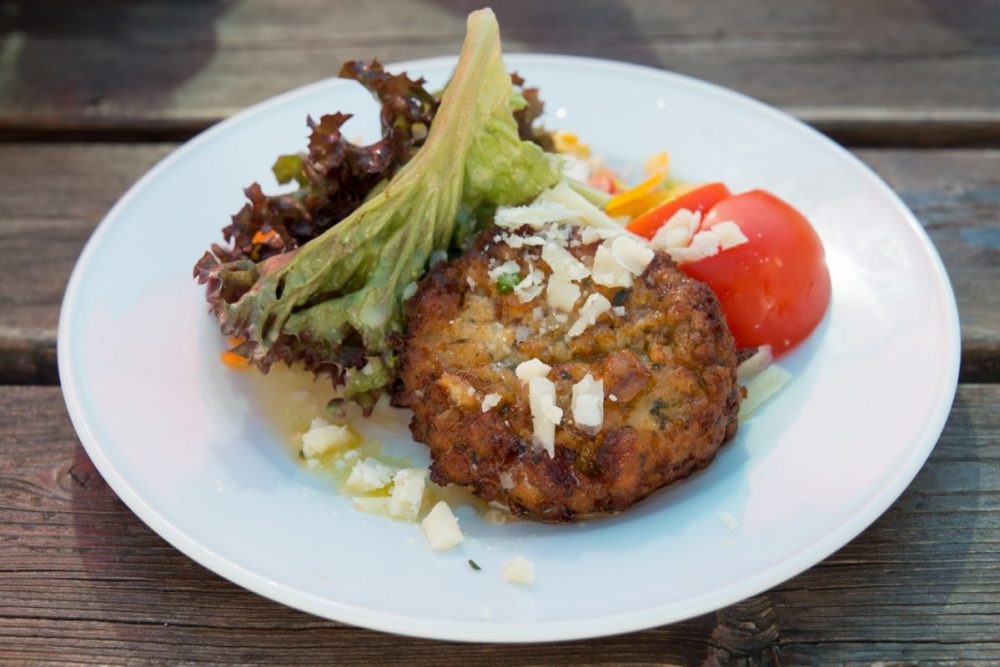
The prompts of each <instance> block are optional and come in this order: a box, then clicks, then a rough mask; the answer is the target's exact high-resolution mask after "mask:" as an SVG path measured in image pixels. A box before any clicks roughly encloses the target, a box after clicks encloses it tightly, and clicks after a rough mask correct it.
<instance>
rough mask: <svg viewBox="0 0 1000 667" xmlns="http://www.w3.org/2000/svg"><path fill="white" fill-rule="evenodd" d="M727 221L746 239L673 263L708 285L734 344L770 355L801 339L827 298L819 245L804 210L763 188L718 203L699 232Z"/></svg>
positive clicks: (827, 277) (826, 276) (815, 322)
mask: <svg viewBox="0 0 1000 667" xmlns="http://www.w3.org/2000/svg"><path fill="white" fill-rule="evenodd" d="M725 221H733V222H735V223H736V224H737V225H739V227H740V229H741V230H742V231H743V234H744V235H745V236H746V237H747V239H748V241H747V242H746V243H743V244H741V245H738V246H734V247H732V248H729V249H727V250H722V251H720V252H719V253H718V254H717V255H714V256H712V257H706V258H705V259H701V260H698V261H696V262H689V263H686V264H681V265H679V267H678V268H680V269H681V270H682V271H684V273H686V274H688V275H689V276H691V277H692V278H696V279H698V280H701V281H703V282H705V283H708V285H709V286H710V287H711V288H712V289H713V290H714V291H715V293H716V295H717V296H718V297H719V301H720V302H721V304H722V310H723V312H724V313H725V316H726V321H727V322H728V323H729V329H730V330H731V331H732V332H733V337H734V338H735V339H736V345H737V347H739V348H745V347H757V346H759V345H764V344H769V345H771V347H772V349H773V351H774V353H775V354H779V353H781V352H783V351H785V350H788V349H790V348H791V347H794V346H795V345H796V344H798V343H799V342H801V341H802V340H803V339H805V338H806V337H807V336H808V335H809V334H810V333H811V332H812V330H813V329H815V328H816V326H817V325H818V324H819V322H820V320H822V319H823V315H824V313H825V312H826V309H827V306H828V305H829V303H830V272H829V270H828V269H827V266H826V254H825V252H824V251H823V244H822V242H821V241H820V239H819V236H818V235H817V234H816V230H814V229H813V228H812V225H810V224H809V221H808V220H806V218H805V216H803V215H802V214H801V213H799V212H798V211H797V210H795V209H794V208H793V207H792V206H791V205H790V204H788V203H786V202H785V201H783V200H781V199H779V198H778V197H776V196H774V195H773V194H771V193H769V192H766V191H764V190H751V191H749V192H744V193H743V194H739V195H735V196H732V197H729V198H727V199H724V200H722V201H720V202H719V203H718V204H716V205H715V206H713V207H712V208H711V209H710V210H709V212H708V213H707V214H706V215H705V217H704V219H703V220H702V224H701V230H705V229H711V228H712V227H713V226H714V225H716V224H718V223H720V222H725Z"/></svg>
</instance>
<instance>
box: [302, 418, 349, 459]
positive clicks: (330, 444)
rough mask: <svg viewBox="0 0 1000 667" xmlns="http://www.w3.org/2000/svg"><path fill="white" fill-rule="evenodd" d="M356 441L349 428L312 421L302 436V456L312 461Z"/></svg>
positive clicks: (321, 420)
mask: <svg viewBox="0 0 1000 667" xmlns="http://www.w3.org/2000/svg"><path fill="white" fill-rule="evenodd" d="M356 441H357V438H356V437H355V435H354V433H353V432H352V431H351V428H350V427H349V426H338V425H336V424H330V423H328V422H327V421H326V420H323V419H314V420H313V422H312V425H311V426H310V428H309V430H308V431H306V432H305V433H303V434H302V455H303V456H305V457H306V458H307V459H314V458H318V457H320V456H322V455H323V454H326V453H327V452H330V451H333V450H335V449H343V448H345V447H349V446H351V445H353V444H355V442H356Z"/></svg>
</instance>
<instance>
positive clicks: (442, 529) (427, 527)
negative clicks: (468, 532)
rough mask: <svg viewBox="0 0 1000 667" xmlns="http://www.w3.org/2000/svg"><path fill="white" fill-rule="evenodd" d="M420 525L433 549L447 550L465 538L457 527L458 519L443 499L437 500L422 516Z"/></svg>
mask: <svg viewBox="0 0 1000 667" xmlns="http://www.w3.org/2000/svg"><path fill="white" fill-rule="evenodd" d="M420 527H421V528H423V529H424V536H425V537H427V542H428V543H429V544H430V545H431V549H433V550H434V551H447V550H448V549H451V548H452V547H453V546H455V545H456V544H458V543H459V542H461V541H462V540H464V539H465V536H464V535H462V529H461V528H459V527H458V519H457V518H456V517H455V515H454V514H453V513H452V511H451V508H450V507H448V503H446V502H444V501H443V500H441V501H438V503H437V504H436V505H435V506H434V507H433V509H431V511H430V513H429V514H428V515H427V516H426V517H424V520H423V521H421V522H420Z"/></svg>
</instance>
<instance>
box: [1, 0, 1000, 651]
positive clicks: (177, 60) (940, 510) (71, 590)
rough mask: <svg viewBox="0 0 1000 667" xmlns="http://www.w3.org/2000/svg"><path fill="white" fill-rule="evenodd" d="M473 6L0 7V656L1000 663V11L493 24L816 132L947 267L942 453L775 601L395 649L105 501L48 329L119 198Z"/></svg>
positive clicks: (826, 6)
mask: <svg viewBox="0 0 1000 667" xmlns="http://www.w3.org/2000/svg"><path fill="white" fill-rule="evenodd" d="M475 4H476V3H469V2H458V1H457V0H424V1H422V2H421V1H416V0H414V1H411V2H405V3H391V4H390V3H388V2H385V3H375V2H370V3H362V2H343V3H339V2H322V1H321V0H292V1H289V2H278V1H277V0H257V1H249V0H247V1H243V0H239V1H235V2H211V1H205V2H197V3H196V2H190V3H187V2H185V3H179V2H174V1H170V0H156V1H147V2H134V3H117V2H103V1H102V2H96V1H95V2H86V3H82V2H81V3H60V4H58V5H56V4H55V3H42V2H32V1H29V0H8V1H7V2H3V3H0V40H2V43H0V139H2V142H0V165H3V166H2V174H3V178H0V225H2V227H0V229H2V232H3V234H2V237H0V238H2V241H0V385H2V386H0V660H3V661H6V662H12V663H13V662H40V663H55V662H80V663H115V664H119V663H135V664H149V663H151V662H184V663H193V662H201V661H204V662H209V663H265V664H270V663H276V662H283V663H307V662H308V663H337V664H348V663H378V664H390V663H404V664H434V665H441V664H462V665H468V664H473V663H490V664H492V663H503V664H548V663H560V664H576V663H604V662H615V663H621V662H626V663H633V664H653V663H657V664H661V663H671V662H678V663H686V664H690V663H700V662H709V663H723V664H759V663H760V664H773V663H778V662H781V663H786V664H801V663H829V662H837V663H839V662H845V661H859V662H871V661H884V660H888V661H897V660H899V661H934V662H938V661H947V660H961V661H966V662H972V661H984V662H993V663H994V664H996V663H997V662H1000V408H998V405H1000V385H998V384H995V383H996V382H997V381H998V380H1000V150H997V147H998V146H1000V2H996V1H975V0H969V1H964V2H957V1H951V0H886V1H883V2H878V3H875V2H869V1H868V0H864V1H861V0H845V1H838V2H833V1H825V0H797V1H796V2H784V1H781V0H765V1H762V2H748V1H746V0H732V1H729V2H712V3H707V2H698V3H696V2H679V1H672V2H638V1H636V2H624V1H619V0H601V1H595V2H568V1H567V2H545V3H543V2H540V1H538V2H536V1H534V0H515V1H512V2H503V3H497V4H498V5H499V6H498V7H497V8H496V9H497V13H498V15H499V17H500V22H501V26H502V28H503V32H504V37H505V46H506V49H507V50H508V51H511V52H513V51H543V52H562V53H577V54H587V55H594V56H599V57H605V58H612V59H619V60H625V61H632V62H639V63H644V64H649V65H654V66H658V67H664V68H668V69H672V70H677V71H680V72H685V73H688V74H692V75H694V76H698V77H701V78H704V79H707V80H709V81H714V82H717V83H720V84H722V85H724V86H729V87H732V88H735V89H736V90H740V91H743V92H746V93H748V94H750V95H753V96H755V97H758V98H760V99H763V100H765V101H767V102H769V103H771V104H774V105H776V106H778V107H781V108H783V109H786V110H788V111H790V112H791V113H793V114H795V115H797V116H798V117H800V118H802V119H803V120H805V121H806V122H809V123H811V124H813V125H815V126H816V127H818V128H819V129H821V130H822V131H824V132H826V133H827V134H829V135H830V136H831V137H833V138H834V139H836V140H837V141H839V142H841V143H843V144H845V145H847V146H849V147H850V148H851V149H852V150H854V151H855V153H856V154H857V155H858V157H860V158H861V159H862V160H863V161H864V162H866V163H867V164H869V165H871V166H872V167H873V168H874V169H875V170H876V171H877V172H878V173H879V174H881V175H882V177H883V178H885V179H886V180H887V181H888V182H889V184H890V185H891V186H893V187H894V188H895V189H896V190H897V191H898V192H899V193H900V194H901V195H902V197H903V199H905V200H906V202H907V203H908V204H909V205H910V207H912V209H913V210H914V212H915V213H916V214H917V217H918V218H919V219H920V220H921V222H922V223H923V224H924V226H925V228H926V229H927V231H928V233H929V234H930V235H931V238H932V239H933V240H934V242H935V244H936V245H937V248H938V250H939V251H940V253H941V255H942V257H943V258H944V261H945V264H946V265H947V268H948V272H949V274H950V276H951V279H952V281H953V284H954V287H955V292H956V294H957V295H958V301H959V307H960V310H961V317H962V336H963V345H962V355H963V359H962V370H961V381H962V384H961V386H960V388H959V391H958V396H957V397H956V400H955V405H954V408H953V410H952V413H951V416H950V419H949V421H948V425H947V427H946V428H945V431H944V434H943V435H942V437H941V440H940V442H939V443H938V445H937V448H936V449H935V450H934V453H933V455H932V456H931V458H930V461H929V462H928V463H927V465H926V466H925V467H924V469H923V471H922V472H921V473H920V474H919V476H918V477H917V479H916V480H915V481H914V482H913V484H912V485H911V486H910V488H909V489H908V490H907V492H906V493H905V494H904V495H903V496H902V497H901V498H900V499H899V501H898V502H896V504H895V505H893V507H892V508H891V509H890V510H889V511H888V512H887V513H886V514H885V515H884V516H883V517H882V518H881V519H879V520H878V521H877V522H876V523H875V524H874V525H873V526H872V527H871V528H869V529H868V530H866V531H865V532H864V533H863V534H862V535H861V536H860V537H858V538H857V539H856V540H855V541H854V542H852V543H850V544H848V545H847V546H845V547H844V548H843V549H841V550H840V551H839V552H837V553H836V554H834V555H833V556H831V557H830V558H828V559H827V560H826V561H824V562H823V563H821V564H819V565H817V566H816V567H814V568H812V569H811V570H809V571H807V572H805V573H804V574H802V575H800V576H798V577H796V578H794V579H792V580H791V581H788V582H786V583H784V584H782V585H780V586H778V587H776V588H774V589H773V590H771V591H768V592H767V593H766V594H763V595H761V596H758V597H756V598H753V599H751V600H748V601H746V602H743V603H741V604H737V605H734V606H732V607H730V608H728V609H724V610H722V611H719V612H718V613H715V614H708V615H705V616H701V617H698V618H695V619H692V620H689V621H686V622H683V623H677V624H675V625H670V626H665V627H661V628H656V629H652V630H648V631H645V632H640V633H635V634H631V635H625V636H619V637H610V638H605V639H598V640H592V641H583V642H567V643H560V644H546V645H525V646H491V645H463V644H450V643H442V642H432V641H421V640H413V639H406V638H400V637H395V636H390V635H386V634H381V633H377V632H371V631H367V630H360V629H357V628H353V627H349V626H346V625H342V624H338V623H332V622H328V621H324V620H321V619H318V618H314V617H312V616H309V615H306V614H303V613H299V612H296V611H292V610H290V609H287V608H285V607H282V606H280V605H278V604H276V603H273V602H270V601H268V600H266V599H264V598H261V597H258V596H256V595H253V594H251V593H248V592H246V591H244V590H242V589H240V588H238V587H236V586H235V585H233V584H230V583H229V582H227V581H225V580H223V579H220V578H219V577H217V576H215V575H213V574H211V573H209V572H207V571H206V570H204V569H203V568H201V567H200V566H199V565H197V564H195V563H193V562H192V561H190V560H188V559H187V558H186V557H184V556H182V555H181V554H180V553H178V552H177V551H175V550H174V549H173V548H171V547H170V546H169V545H167V544H166V543H165V542H164V541H163V540H162V539H160V538H159V537H158V536H157V535H155V534H154V533H153V532H152V531H150V530H149V529H148V528H147V527H146V526H145V525H144V524H143V523H142V522H140V521H139V520H138V519H137V518H136V517H135V516H134V515H133V514H132V513H131V512H130V511H129V510H128V509H127V508H126V507H125V506H124V505H123V504H122V503H121V502H120V501H119V500H118V499H117V497H116V496H115V495H114V494H113V493H112V492H111V490H110V489H109V488H108V487H107V485H106V484H105V483H104V482H103V481H102V479H101V478H100V476H99V475H98V474H97V472H96V471H95V469H94V467H93V465H92V464H91V463H90V461H89V460H88V458H87V456H86V454H85V453H84V452H83V450H82V449H81V447H80V445H79V443H78V441H77V438H76V436H75V434H74V432H73V429H72V427H71V426H70V423H69V420H68V418H67V416H66V412H65V408H64V406H63V401H62V396H61V394H60V391H59V388H58V386H56V385H57V384H58V376H57V372H56V369H55V326H56V321H57V317H58V311H59V301H60V298H61V296H62V291H63V288H64V286H65V282H66V279H67V277H68V275H69V272H70V269H71V268H72V265H73V262H74V260H75V259H76V257H77V255H78V253H79V251H80V248H81V246H82V244H83V243H84V241H85V240H86V239H87V236H88V235H89V234H90V232H91V230H92V229H93V228H94V226H95V225H96V224H97V222H98V221H99V220H100V219H101V217H102V216H103V215H104V214H105V212H106V211H107V210H108V208H109V206H110V205H111V204H112V203H113V202H114V200H115V199H116V198H117V197H118V196H120V195H121V194H122V192H123V191H124V190H125V189H126V188H127V187H128V186H129V185H130V184H131V183H132V182H133V181H135V180H136V179H137V178H138V177H139V176H140V175H141V174H142V173H143V172H144V171H145V170H146V169H148V168H149V167H150V166H152V165H153V164H154V163H155V162H156V161H157V160H159V159H160V158H161V157H163V156H164V155H166V154H167V153H169V152H170V151H171V150H173V149H174V148H175V147H176V146H177V144H178V142H180V141H183V140H185V139H187V138H188V137H190V136H191V135H192V134H194V133H196V132H198V131H199V130H201V129H202V128H204V127H207V126H208V125H210V124H212V123H214V122H216V121H217V120H219V119H220V118H223V117H225V116H227V115H228V114H230V113H232V112H234V111H236V110H238V109H240V108H242V107H245V106H247V105H250V104H253V103H255V102H257V101H260V100H262V99H265V98H267V97H269V96H271V95H274V94H276V93H279V92H281V91H284V90H287V89H290V88H294V87H296V86H299V85H301V84H305V83H307V82H310V81H313V80H316V79H321V78H326V77H329V76H331V75H332V74H333V73H335V72H336V70H337V67H338V65H339V63H340V62H342V61H344V60H346V59H349V58H370V57H374V56H378V57H379V58H381V59H383V60H384V61H388V62H391V61H395V60H402V59H408V58H416V57H423V56H431V55H438V54H450V53H455V52H457V49H458V46H459V44H460V42H461V37H462V32H463V25H464V16H465V14H466V13H467V11H468V10H470V9H472V8H474V5H475ZM543 92H544V91H543ZM927 353H928V354H933V353H934V351H933V350H928V351H927ZM914 363H920V360H919V359H914Z"/></svg>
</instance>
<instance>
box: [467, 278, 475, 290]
mask: <svg viewBox="0 0 1000 667" xmlns="http://www.w3.org/2000/svg"><path fill="white" fill-rule="evenodd" d="M465 283H466V284H467V285H468V286H469V289H476V279H475V278H473V277H472V276H466V277H465Z"/></svg>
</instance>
